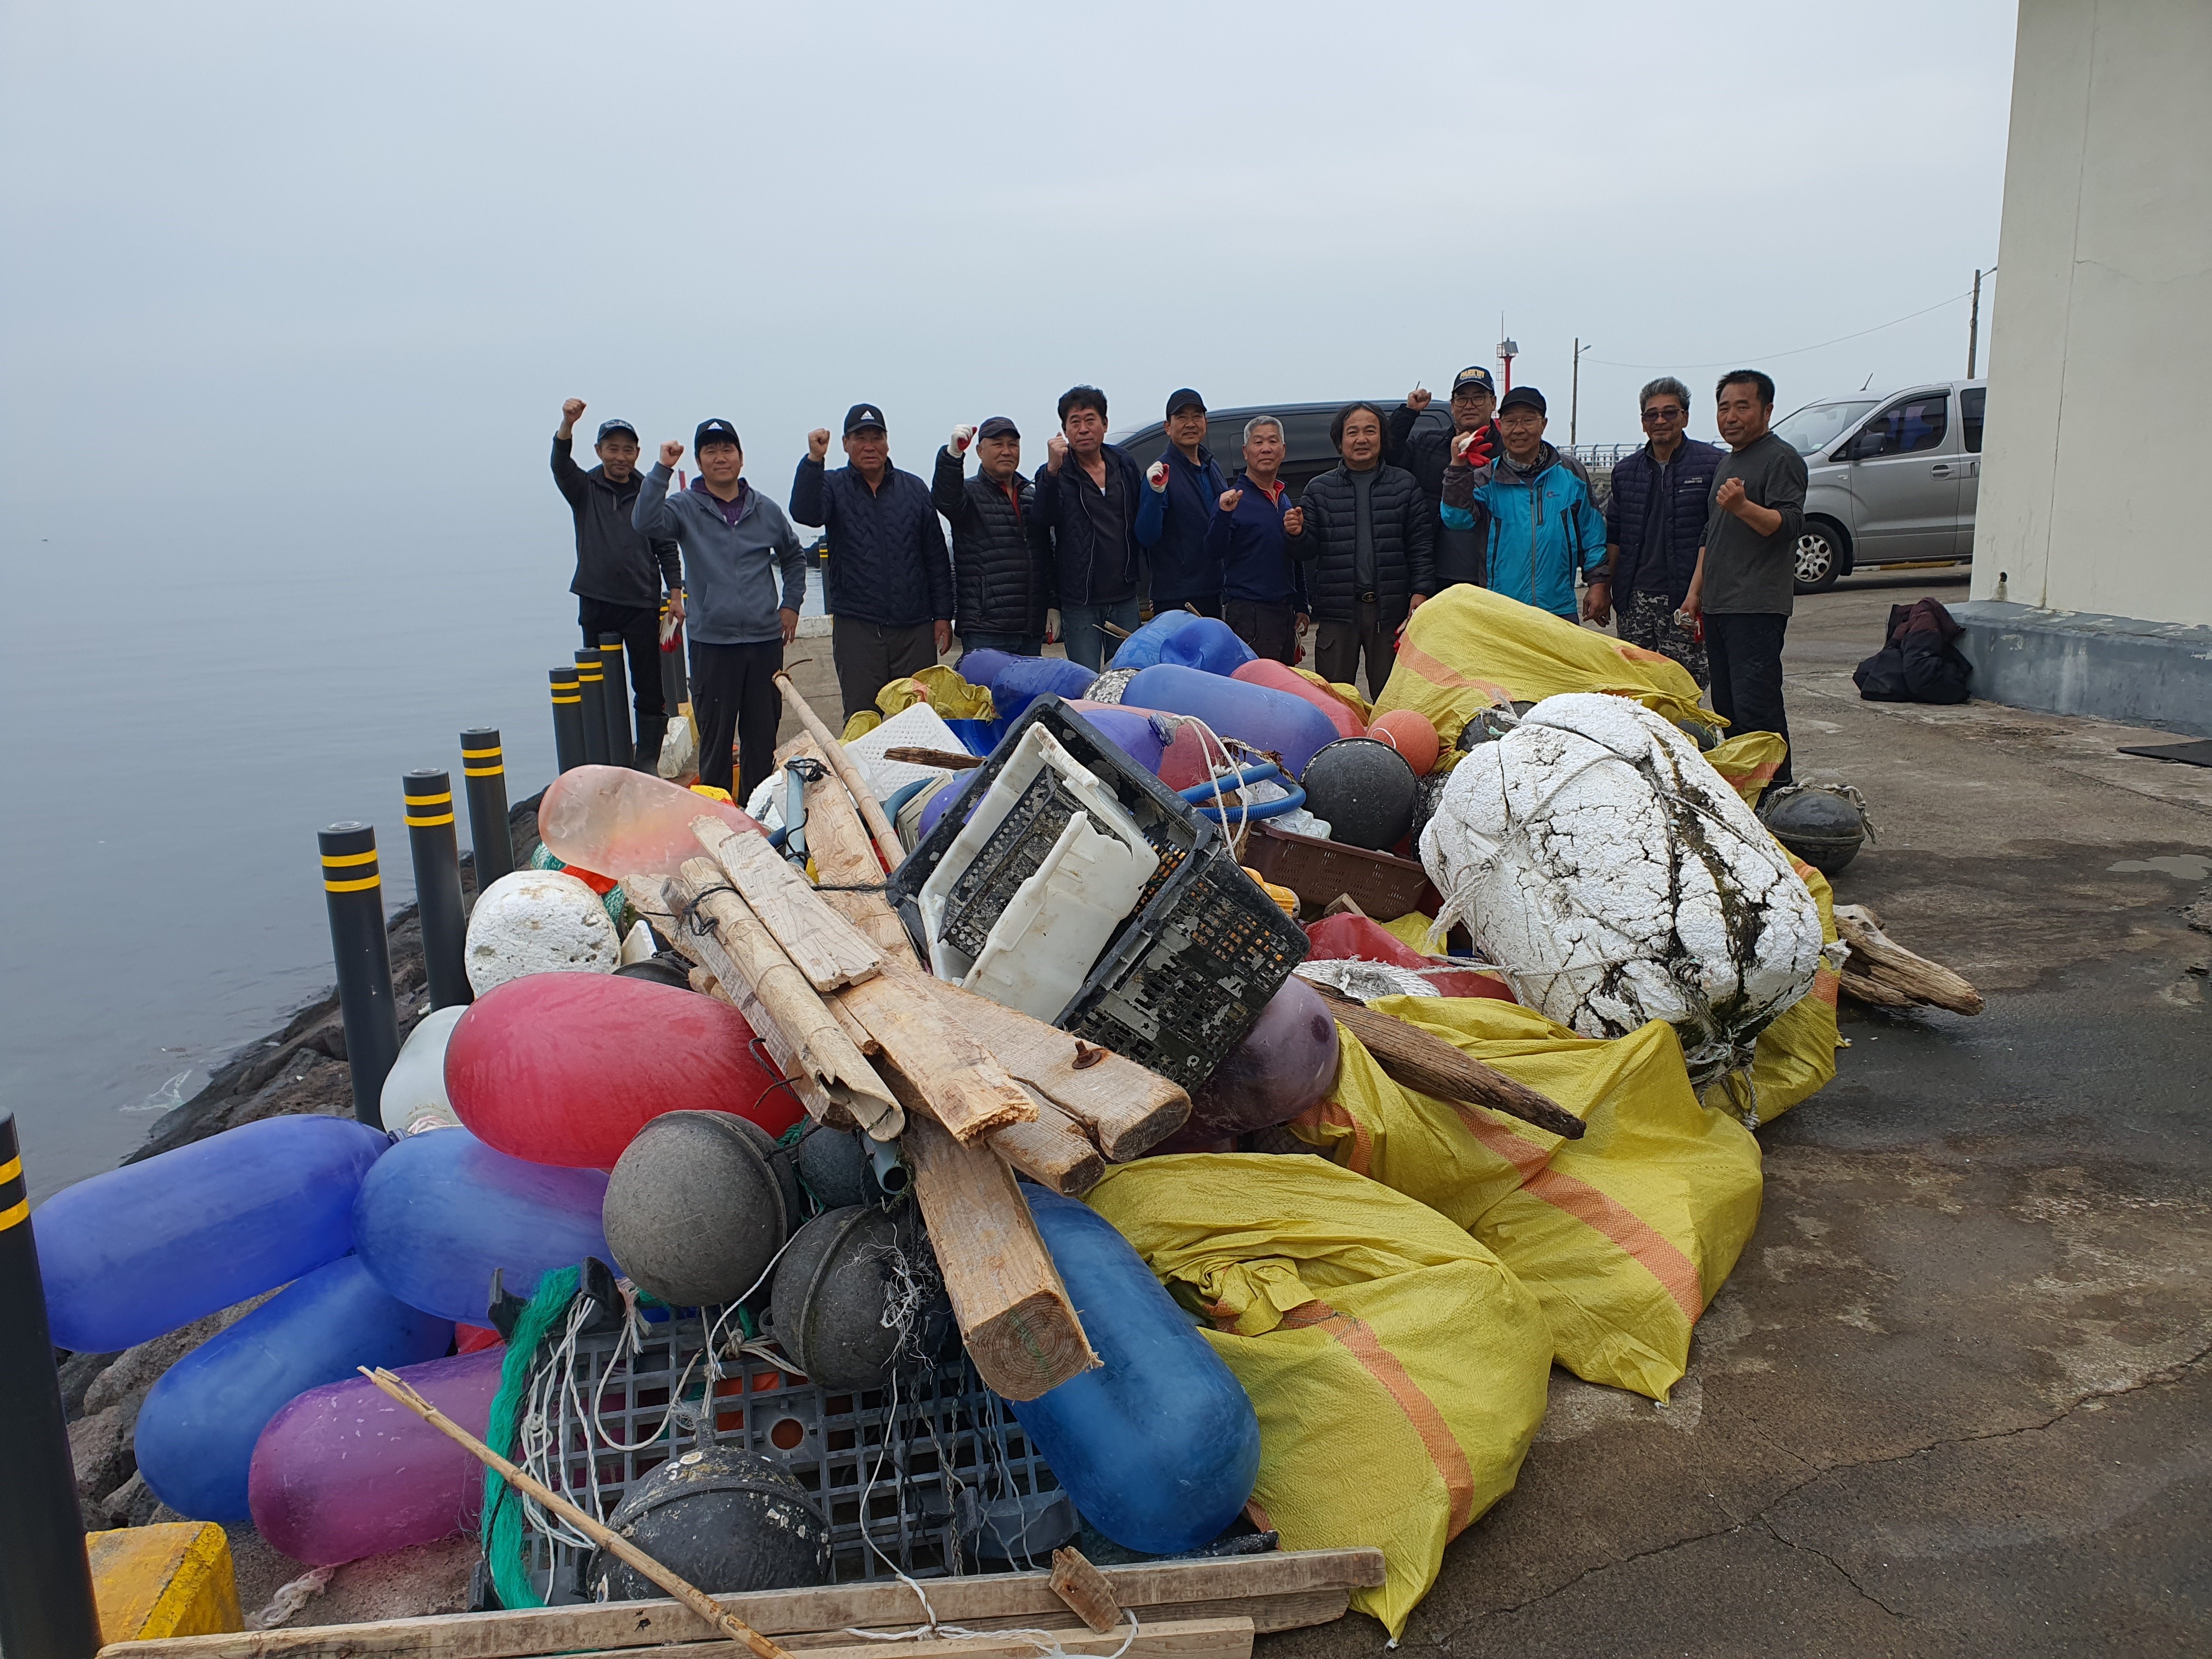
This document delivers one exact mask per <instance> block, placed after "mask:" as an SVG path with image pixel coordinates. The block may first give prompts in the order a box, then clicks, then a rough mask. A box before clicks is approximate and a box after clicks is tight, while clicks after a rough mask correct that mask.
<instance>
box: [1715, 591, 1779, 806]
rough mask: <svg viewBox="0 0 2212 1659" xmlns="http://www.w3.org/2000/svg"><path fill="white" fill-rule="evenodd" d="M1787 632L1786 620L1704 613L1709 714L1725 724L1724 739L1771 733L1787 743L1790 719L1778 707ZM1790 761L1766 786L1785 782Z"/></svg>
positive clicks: (1744, 613)
mask: <svg viewBox="0 0 2212 1659" xmlns="http://www.w3.org/2000/svg"><path fill="white" fill-rule="evenodd" d="M1789 630H1790V618H1789V617H1778V616H1774V615H1771V614H1770V613H1766V612H1753V611H1741V612H1735V613H1732V614H1730V615H1727V616H1718V617H1717V616H1715V615H1714V614H1713V613H1712V612H1711V611H1707V612H1705V662H1706V665H1707V666H1708V667H1709V668H1711V671H1712V676H1713V712H1714V713H1715V714H1718V715H1719V716H1720V717H1721V718H1722V719H1723V720H1726V721H1727V722H1728V723H1729V729H1728V735H1729V736H1730V737H1734V736H1735V735H1736V734H1737V733H1738V732H1773V733H1774V734H1775V735H1776V736H1778V737H1779V738H1781V739H1782V741H1783V742H1784V743H1787V742H1789V741H1790V721H1789V720H1788V718H1787V717H1786V716H1785V715H1784V712H1783V708H1782V636H1783V635H1784V634H1786V633H1788V632H1789ZM1790 758H1791V757H1790V756H1789V755H1788V754H1784V756H1783V757H1782V764H1781V766H1780V767H1779V768H1778V769H1777V770H1776V772H1775V774H1774V782H1773V785H1772V786H1771V787H1774V788H1780V787H1782V786H1783V785H1784V784H1786V783H1788V782H1789V781H1790Z"/></svg>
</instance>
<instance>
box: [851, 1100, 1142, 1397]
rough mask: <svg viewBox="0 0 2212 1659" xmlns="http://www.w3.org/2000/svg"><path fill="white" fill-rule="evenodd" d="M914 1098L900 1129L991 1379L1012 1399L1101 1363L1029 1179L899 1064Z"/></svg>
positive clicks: (926, 1221)
mask: <svg viewBox="0 0 2212 1659" xmlns="http://www.w3.org/2000/svg"><path fill="white" fill-rule="evenodd" d="M891 1079H892V1082H891V1086H892V1088H893V1089H895V1090H896V1091H899V1093H900V1095H901V1097H902V1099H903V1100H904V1101H905V1103H906V1107H907V1117H906V1133H904V1134H903V1135H902V1136H901V1137H900V1138H899V1146H900V1149H901V1150H902V1152H904V1153H905V1154H906V1162H907V1166H908V1168H909V1169H910V1170H913V1171H914V1192H915V1200H917V1201H918V1202H919V1203H920V1204H921V1218H922V1223H923V1225H924V1226H925V1227H926V1228H927V1230H928V1232H929V1242H930V1243H931V1244H932V1246H933V1247H934V1248H935V1249H936V1252H937V1265H938V1267H939V1270H940V1271H941V1272H942V1273H944V1275H945V1294H946V1295H947V1296H948V1297H951V1302H952V1316H953V1318H954V1319H956V1320H957V1322H959V1325H960V1335H961V1340H963V1342H964V1343H966V1345H967V1348H968V1357H969V1358H970V1359H972V1360H974V1361H975V1370H977V1372H978V1373H980V1374H981V1376H982V1378H983V1381H984V1382H985V1383H987V1384H988V1385H989V1386H990V1387H991V1388H992V1389H994V1390H995V1391H996V1392H997V1393H999V1394H1001V1395H1005V1396H1006V1398H1007V1399H1009V1400H1017V1401H1018V1400H1034V1399H1036V1397H1037V1396H1038V1395H1041V1394H1042V1393H1044V1392H1045V1391H1046V1390H1047V1389H1056V1388H1058V1387H1059V1386H1060V1384H1061V1383H1065V1382H1066V1381H1067V1380H1068V1378H1070V1377H1072V1376H1079V1375H1081V1374H1082V1373H1083V1372H1085V1371H1087V1370H1090V1369H1091V1367H1092V1366H1094V1365H1096V1364H1097V1363H1098V1356H1097V1354H1095V1353H1093V1352H1091V1341H1090V1339H1089V1338H1088V1337H1086V1336H1085V1335H1084V1334H1083V1322H1082V1321H1081V1320H1080V1319H1079V1318H1078V1317H1077V1316H1076V1313H1075V1305H1074V1304H1073V1303H1071V1302H1070V1301H1069V1300H1068V1299H1067V1288H1066V1285H1062V1284H1061V1283H1060V1273H1059V1271H1058V1270H1057V1269H1056V1268H1054V1267H1053V1265H1052V1256H1051V1254H1050V1253H1049V1252H1048V1251H1047V1250H1046V1249H1045V1247H1044V1241H1043V1240H1042V1238H1040V1237H1037V1230H1036V1222H1035V1221H1034V1220H1032V1219H1031V1218H1030V1206H1029V1202H1028V1200H1025V1199H1024V1198H1023V1196H1022V1192H1021V1187H1020V1185H1019V1183H1018V1182H1016V1181H1015V1179H1014V1175H1013V1171H1012V1170H1009V1169H1008V1168H1007V1167H1006V1164H1004V1163H1003V1162H1002V1161H1001V1160H1000V1158H999V1157H998V1155H997V1154H996V1153H995V1152H992V1151H991V1150H990V1149H989V1148H988V1147H986V1146H962V1145H961V1144H960V1143H959V1142H958V1141H957V1140H955V1139H953V1138H952V1136H951V1133H949V1132H948V1131H947V1130H945V1128H944V1127H943V1126H942V1125H940V1124H939V1122H938V1121H937V1120H936V1119H935V1118H933V1117H932V1116H931V1115H929V1111H928V1109H927V1103H925V1102H924V1101H923V1100H922V1099H921V1097H919V1096H918V1095H915V1094H913V1093H912V1092H911V1091H912V1090H913V1082H912V1079H908V1078H907V1077H905V1076H903V1075H902V1074H900V1073H896V1072H894V1073H891Z"/></svg>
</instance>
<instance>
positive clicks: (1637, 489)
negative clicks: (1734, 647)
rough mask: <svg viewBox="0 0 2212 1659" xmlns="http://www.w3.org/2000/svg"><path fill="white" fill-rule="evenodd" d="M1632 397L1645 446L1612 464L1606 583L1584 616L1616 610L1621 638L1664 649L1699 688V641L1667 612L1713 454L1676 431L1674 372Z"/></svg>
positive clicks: (1700, 524)
mask: <svg viewBox="0 0 2212 1659" xmlns="http://www.w3.org/2000/svg"><path fill="white" fill-rule="evenodd" d="M1638 404H1640V405H1641V406H1642V409H1643V414H1644V447H1643V448H1641V449H1639V450H1638V451H1637V452H1636V453H1634V454H1632V455H1626V456H1623V457H1622V458H1621V459H1620V460H1619V461H1617V462H1615V463H1614V465H1613V495H1612V498H1611V499H1610V500H1609V501H1607V503H1606V509H1605V539H1606V550H1607V552H1608V553H1609V554H1610V555H1611V556H1612V562H1613V585H1612V587H1611V588H1610V590H1608V589H1607V588H1605V587H1603V586H1599V585H1597V584H1595V583H1594V584H1592V585H1591V586H1589V588H1588V589H1586V590H1585V592H1584V595H1583V614H1584V615H1585V616H1587V617H1589V619H1590V620H1591V621H1592V622H1595V623H1603V622H1604V621H1605V620H1606V617H1607V612H1608V611H1613V612H1617V613H1618V614H1619V617H1620V637H1621V638H1623V639H1624V640H1626V641H1628V642H1629V643H1630V644H1631V645H1636V646H1641V647H1643V648H1644V649H1645V650H1646V651H1656V652H1659V653H1662V654H1663V655H1666V656H1669V657H1672V658H1673V659H1674V660H1675V661H1676V662H1678V663H1680V664H1681V665H1682V666H1683V667H1684V668H1685V669H1686V670H1687V671H1689V675H1690V678H1692V679H1693V680H1695V681H1697V683H1698V684H1699V685H1700V686H1703V685H1705V684H1706V683H1707V679H1708V677H1709V676H1708V670H1707V668H1706V665H1705V641H1704V640H1703V639H1701V638H1700V637H1699V633H1698V629H1697V628H1696V625H1695V624H1694V623H1693V624H1692V625H1690V626H1688V627H1685V626H1683V625H1682V624H1681V623H1678V622H1676V621H1675V620H1674V617H1675V615H1676V613H1677V612H1679V611H1680V610H1681V608H1682V604H1683V601H1684V600H1685V599H1687V598H1688V597H1689V593H1690V588H1691V585H1692V582H1693V581H1694V580H1696V577H1697V574H1698V549H1699V545H1700V544H1702V543H1703V542H1704V539H1705V511H1706V498H1707V496H1708V495H1710V494H1711V489H1712V483H1713V469H1714V468H1715V467H1716V466H1717V465H1720V459H1721V452H1720V451H1719V450H1718V449H1717V448H1715V447H1713V446H1712V445H1711V444H1706V443H1699V441H1697V440H1696V439H1695V438H1688V437H1685V436H1683V428H1685V427H1686V426H1688V425H1689V423H1690V392H1689V388H1688V387H1687V386H1684V385H1683V384H1682V383H1681V382H1680V380H1676V379H1674V376H1673V375H1671V374H1668V375H1662V376H1661V377H1660V378H1659V379H1657V380H1654V381H1652V382H1651V383H1650V385H1649V386H1645V387H1644V390H1643V391H1642V392H1640V393H1638Z"/></svg>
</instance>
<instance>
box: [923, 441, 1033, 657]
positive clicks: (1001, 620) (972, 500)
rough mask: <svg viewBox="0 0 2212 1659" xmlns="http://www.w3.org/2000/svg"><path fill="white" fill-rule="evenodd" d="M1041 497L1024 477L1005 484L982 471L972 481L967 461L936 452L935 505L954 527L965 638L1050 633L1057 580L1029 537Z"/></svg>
mask: <svg viewBox="0 0 2212 1659" xmlns="http://www.w3.org/2000/svg"><path fill="white" fill-rule="evenodd" d="M929 501H930V505H931V506H933V507H935V508H936V509H937V510H938V511H939V513H943V514H944V515H945V518H946V520H948V521H950V523H951V526H952V597H953V615H954V617H955V620H956V623H957V632H958V633H959V634H960V635H962V636H963V638H964V637H965V636H966V635H969V634H970V633H977V634H1036V633H1041V632H1042V631H1043V629H1044V613H1045V611H1046V609H1047V605H1046V599H1047V596H1048V593H1049V592H1050V580H1049V578H1048V576H1047V574H1046V571H1045V565H1046V562H1047V561H1046V558H1045V556H1044V554H1043V553H1042V551H1041V550H1039V548H1038V546H1037V544H1036V540H1035V539H1033V538H1032V536H1031V533H1030V532H1031V530H1032V527H1033V525H1034V522H1035V520H1036V486H1035V485H1034V484H1032V483H1030V481H1029V480H1028V479H1027V478H1024V477H1022V475H1021V474H1020V473H1018V472H1017V473H1015V474H1014V476H1013V477H1012V479H1011V480H1010V481H1009V482H1008V483H1006V484H1004V485H1000V484H995V483H992V482H991V481H990V480H989V479H988V478H987V477H984V476H983V475H982V474H981V473H980V472H978V473H977V474H976V475H975V477H972V478H971V477H968V476H967V464H966V459H965V458H964V457H962V456H959V455H955V454H954V453H952V452H951V450H950V449H949V448H947V449H939V451H938V452H937V476H936V479H935V481H934V482H933V483H932V484H931V486H930V490H929Z"/></svg>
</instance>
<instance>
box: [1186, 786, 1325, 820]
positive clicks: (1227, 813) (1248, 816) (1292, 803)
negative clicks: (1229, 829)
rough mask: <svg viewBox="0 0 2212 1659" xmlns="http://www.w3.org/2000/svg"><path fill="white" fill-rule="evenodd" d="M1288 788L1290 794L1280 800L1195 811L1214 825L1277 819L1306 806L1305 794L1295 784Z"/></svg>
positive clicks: (1205, 807)
mask: <svg viewBox="0 0 2212 1659" xmlns="http://www.w3.org/2000/svg"><path fill="white" fill-rule="evenodd" d="M1255 781H1256V780H1255ZM1305 804H1306V792H1305V791H1304V790H1303V789H1301V788H1300V787H1298V786H1297V784H1295V783H1294V784H1292V785H1291V793H1289V794H1287V795H1285V796H1284V797H1283V798H1282V799H1280V800H1263V801H1261V803H1260V804H1259V805H1256V806H1200V807H1198V808H1197V809H1196V810H1197V811H1200V812H1203V813H1204V814H1205V815H1206V817H1210V818H1212V820H1213V821H1214V822H1215V823H1227V822H1228V821H1229V820H1230V819H1231V818H1236V819H1237V820H1238V821H1240V822H1242V823H1258V822H1259V821H1260V820H1261V818H1279V817H1282V816H1283V814H1284V813H1285V812H1295V811H1297V810H1298V808H1300V807H1301V806H1304V805H1305Z"/></svg>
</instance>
